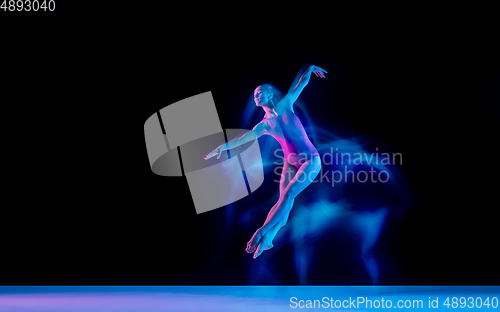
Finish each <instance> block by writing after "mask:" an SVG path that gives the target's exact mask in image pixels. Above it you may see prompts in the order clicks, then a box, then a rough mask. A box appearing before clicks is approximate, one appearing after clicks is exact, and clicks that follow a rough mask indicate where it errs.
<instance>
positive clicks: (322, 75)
mask: <svg viewBox="0 0 500 312" xmlns="http://www.w3.org/2000/svg"><path fill="white" fill-rule="evenodd" d="M311 70H312V72H313V73H314V74H315V75H316V77H320V78H325V74H326V73H327V71H326V70H324V69H322V68H321V67H319V66H316V65H312V66H311Z"/></svg>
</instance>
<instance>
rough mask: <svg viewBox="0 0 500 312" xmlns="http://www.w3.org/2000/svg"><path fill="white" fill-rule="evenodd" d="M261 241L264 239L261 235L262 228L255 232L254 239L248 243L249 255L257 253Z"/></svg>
mask: <svg viewBox="0 0 500 312" xmlns="http://www.w3.org/2000/svg"><path fill="white" fill-rule="evenodd" d="M261 239H262V234H261V233H260V228H258V229H257V231H255V233H254V234H253V236H252V238H251V239H250V240H249V241H248V243H247V248H246V251H247V253H252V252H255V250H256V249H257V246H258V245H259V243H260V240H261Z"/></svg>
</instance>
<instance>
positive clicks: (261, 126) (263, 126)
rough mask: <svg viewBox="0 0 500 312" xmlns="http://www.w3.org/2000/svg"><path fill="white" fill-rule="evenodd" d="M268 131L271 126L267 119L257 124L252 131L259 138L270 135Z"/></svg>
mask: <svg viewBox="0 0 500 312" xmlns="http://www.w3.org/2000/svg"><path fill="white" fill-rule="evenodd" d="M268 130H269V124H268V122H267V119H266V118H264V119H262V121H261V122H259V123H258V124H256V125H255V127H253V129H252V131H253V132H254V133H255V134H256V135H257V137H260V136H262V135H266V134H269V131H268Z"/></svg>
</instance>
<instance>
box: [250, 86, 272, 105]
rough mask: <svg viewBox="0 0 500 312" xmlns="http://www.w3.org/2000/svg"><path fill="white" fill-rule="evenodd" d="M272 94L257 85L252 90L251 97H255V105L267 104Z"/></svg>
mask: <svg viewBox="0 0 500 312" xmlns="http://www.w3.org/2000/svg"><path fill="white" fill-rule="evenodd" d="M272 96H273V94H272V93H271V92H269V91H268V90H267V89H266V88H262V87H261V86H258V87H257V88H256V89H255V91H254V92H253V97H254V99H255V105H257V106H268V104H270V103H269V100H270V99H271V98H272Z"/></svg>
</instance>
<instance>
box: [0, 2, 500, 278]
mask: <svg viewBox="0 0 500 312" xmlns="http://www.w3.org/2000/svg"><path fill="white" fill-rule="evenodd" d="M99 5H100V7H99V6H98V5H95V6H92V5H91V4H90V2H88V3H86V4H85V5H84V4H83V3H72V4H69V3H65V4H64V11H59V13H57V15H54V14H52V15H50V16H49V15H47V16H43V15H40V14H39V15H33V14H32V15H24V16H21V15H20V14H22V13H17V12H16V14H17V15H15V16H14V15H10V16H9V17H10V18H8V19H4V20H3V22H5V25H6V27H5V28H3V29H9V31H6V34H5V35H4V37H3V41H4V49H2V50H3V51H2V54H3V67H4V69H5V70H4V71H3V73H4V74H3V77H4V83H3V92H2V95H3V98H2V103H3V104H2V107H3V108H4V109H3V113H2V117H1V118H2V119H1V123H2V128H3V136H2V137H3V139H2V141H3V144H2V146H3V149H2V150H3V152H2V157H3V158H4V161H3V162H2V163H3V165H4V169H3V173H4V174H3V178H2V180H3V181H4V183H2V184H3V187H2V197H3V202H2V212H3V217H2V219H1V220H2V221H1V222H2V232H3V233H2V238H3V240H2V262H3V265H2V267H3V269H4V271H3V272H2V274H1V276H0V284H2V285H28V284H41V285H51V284H60V285H70V284H80V285H85V284H88V285H99V284H104V285H113V284H162V285H174V284H244V283H245V279H244V278H242V277H240V276H238V274H236V273H234V272H239V271H238V270H237V269H235V270H232V269H231V270H230V269H228V270H227V271H225V270H223V269H220V268H217V269H214V268H213V266H212V264H211V262H210V259H211V258H210V253H211V252H212V253H217V252H218V251H217V250H216V248H217V247H216V246H215V247H214V244H212V243H211V242H210V239H211V238H213V237H211V236H210V235H207V234H206V230H207V229H212V228H211V227H212V224H216V225H217V222H218V220H219V219H220V217H221V215H220V214H221V213H222V212H217V211H214V212H210V213H207V214H202V215H196V213H195V210H194V206H193V204H192V202H191V201H190V194H189V189H188V186H187V184H186V183H184V182H185V181H184V180H183V179H185V178H172V179H169V178H164V177H159V176H156V175H154V174H153V173H152V172H151V170H150V167H149V162H148V157H147V152H146V148H145V143H144V136H143V125H144V122H145V121H146V119H147V118H148V117H149V116H150V115H151V114H153V113H154V112H156V111H158V110H159V109H161V108H163V107H165V106H167V105H168V104H171V103H174V102H176V101H179V100H182V99H184V98H186V97H189V96H192V95H196V94H198V93H201V92H205V91H212V94H213V96H214V99H215V102H216V105H217V110H218V114H219V117H220V120H221V124H222V125H223V128H238V122H239V118H240V114H241V110H242V104H243V103H244V102H245V101H246V100H247V98H248V96H249V95H250V94H251V92H252V91H253V89H254V88H255V86H257V85H258V84H260V83H262V82H267V81H271V82H274V83H275V84H278V85H279V86H281V87H283V88H288V86H289V84H290V83H291V81H292V79H293V77H294V76H295V74H296V73H297V72H298V70H299V69H300V67H301V66H302V65H304V64H306V63H309V64H315V65H318V66H321V67H323V68H325V69H326V70H327V71H328V73H329V74H328V75H327V77H328V78H327V79H324V80H317V81H314V84H315V85H314V87H313V88H317V90H320V91H321V94H322V95H325V96H326V99H325V98H319V97H316V98H315V95H314V92H313V90H314V89H312V91H311V90H307V91H305V92H309V93H307V94H305V96H308V97H309V98H310V99H316V100H318V101H320V102H321V103H320V104H318V107H311V108H310V111H311V112H312V114H313V115H314V116H316V115H318V118H320V119H321V120H322V121H324V122H328V120H330V119H329V116H332V119H331V120H338V121H339V122H346V121H347V122H348V123H349V125H350V127H351V128H352V129H353V131H354V132H355V133H356V134H362V135H368V136H370V137H372V138H375V139H380V140H383V141H384V142H387V144H388V145H389V146H390V147H391V148H392V149H393V150H394V151H398V152H401V153H402V154H403V155H404V157H405V158H404V159H405V164H404V166H403V167H402V170H403V172H404V173H405V175H406V176H407V177H408V179H409V180H410V182H411V185H412V188H413V190H414V191H415V193H416V194H417V197H418V200H419V204H418V206H417V207H415V209H412V210H411V212H410V214H409V215H408V216H407V218H405V219H403V220H400V221H398V222H397V224H396V225H394V229H393V236H392V237H390V240H391V242H392V244H393V252H394V257H395V258H396V259H397V261H398V263H399V264H400V265H401V267H402V269H403V271H404V273H405V276H406V277H405V279H403V280H402V281H401V283H404V284H420V285H469V284H475V285H480V284H496V285H498V282H499V280H500V274H499V271H498V268H497V264H498V262H499V259H498V255H497V249H498V244H497V241H498V239H497V238H498V232H497V231H496V228H497V218H496V216H497V215H498V213H497V211H498V203H497V202H496V199H497V192H498V191H497V189H498V174H499V170H498V166H497V164H496V163H497V151H498V147H497V145H498V121H499V119H500V108H499V101H500V93H499V92H500V91H499V90H500V67H499V65H500V64H499V60H498V52H499V51H498V49H497V48H496V47H495V33H496V31H497V30H498V24H497V23H494V22H493V20H492V19H490V18H489V16H488V11H489V9H488V8H481V9H477V10H469V9H468V8H459V9H457V8H453V9H451V8H440V9H438V8H436V7H433V8H418V9H417V8H402V7H397V8H395V7H391V8H380V7H379V8H373V9H372V8H350V9H344V8H333V7H331V6H329V7H311V8H309V7H307V8H306V7H303V8H302V7H301V8H297V9H298V10H297V9H296V10H292V11H293V12H292V11H290V12H289V11H288V9H289V8H280V9H275V8H270V7H268V6H265V5H262V4H256V5H252V6H248V7H241V9H238V8H236V7H231V8H228V7H216V6H212V5H207V6H206V7H196V8H194V7H195V5H194V4H191V5H192V6H191V5H188V6H187V7H183V6H180V7H176V8H175V9H174V8H173V7H170V6H167V5H165V6H163V7H159V6H157V5H156V6H155V7H152V6H151V4H148V5H149V7H147V6H146V4H139V3H135V4H133V5H129V4H127V5H126V4H125V2H121V4H116V5H115V6H113V5H109V6H108V7H106V8H104V7H102V4H99ZM227 9H229V10H230V11H223V10H227ZM6 14H8V13H2V15H3V16H6ZM311 86H312V83H311ZM319 112H321V113H319ZM339 116H340V117H339ZM332 128H335V125H334V124H332ZM173 193H174V194H175V196H173V195H172V194H173ZM220 210H222V209H220ZM215 227H216V226H215ZM212 230H213V229H212ZM214 235H215V234H214ZM245 242H246V240H245V241H242V242H237V243H238V244H240V245H241V243H243V245H244V244H245ZM235 244H236V243H235ZM214 248H215V250H214ZM204 261H205V262H204ZM194 267H196V268H200V267H201V268H205V271H203V270H201V271H196V272H197V273H193V272H194V271H193V268H194ZM212 270H215V271H216V272H222V273H220V274H221V275H215V274H211V273H210V272H211V271H212ZM217 270H219V271H217ZM199 272H202V273H199ZM203 272H205V273H203ZM388 283H390V281H389V282H388Z"/></svg>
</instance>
